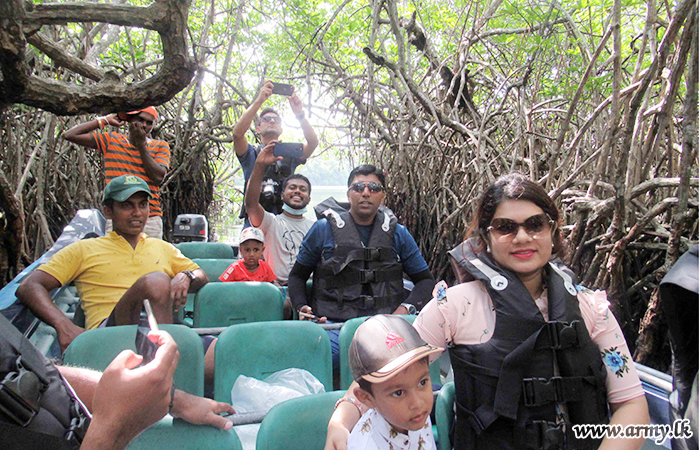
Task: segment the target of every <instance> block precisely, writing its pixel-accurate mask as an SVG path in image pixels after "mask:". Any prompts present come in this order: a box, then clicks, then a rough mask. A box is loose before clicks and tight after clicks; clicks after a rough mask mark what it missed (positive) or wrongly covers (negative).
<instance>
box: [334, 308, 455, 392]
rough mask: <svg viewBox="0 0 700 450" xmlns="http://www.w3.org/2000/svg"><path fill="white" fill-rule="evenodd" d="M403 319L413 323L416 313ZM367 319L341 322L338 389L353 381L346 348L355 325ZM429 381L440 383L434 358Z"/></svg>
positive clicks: (359, 318)
mask: <svg viewBox="0 0 700 450" xmlns="http://www.w3.org/2000/svg"><path fill="white" fill-rule="evenodd" d="M401 317H403V318H404V319H406V320H408V321H409V322H411V323H413V321H414V320H416V317H417V316H416V315H402V316H401ZM365 320H367V317H356V318H354V319H350V320H348V321H347V322H345V323H344V324H343V328H341V329H340V333H339V334H338V347H339V352H340V389H347V388H349V387H350V384H351V383H352V381H353V378H352V372H350V364H349V363H348V350H349V349H350V342H351V341H352V338H353V336H355V331H356V330H357V327H359V326H360V324H362V322H364V321H365ZM430 382H431V383H432V384H436V385H442V382H441V380H440V364H439V362H438V361H437V360H436V361H434V362H433V363H432V364H431V365H430Z"/></svg>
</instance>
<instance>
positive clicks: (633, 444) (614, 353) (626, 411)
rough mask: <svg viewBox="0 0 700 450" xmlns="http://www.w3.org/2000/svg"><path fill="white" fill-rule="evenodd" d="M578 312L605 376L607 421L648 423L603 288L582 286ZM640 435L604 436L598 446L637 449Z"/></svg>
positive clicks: (643, 400)
mask: <svg viewBox="0 0 700 450" xmlns="http://www.w3.org/2000/svg"><path fill="white" fill-rule="evenodd" d="M578 300H579V306H580V310H581V315H582V316H583V318H584V322H585V323H586V327H587V329H588V330H589V333H590V335H591V339H592V340H593V342H595V344H596V345H597V346H598V349H599V351H600V354H601V357H602V359H603V363H604V364H605V369H606V371H607V377H606V378H605V388H606V391H607V394H608V404H609V405H610V411H611V412H612V417H611V419H610V423H611V424H619V425H621V426H622V427H623V429H624V427H625V426H626V425H645V424H648V423H649V421H650V419H649V409H648V407H647V402H646V397H645V395H644V390H643V389H642V385H641V381H640V380H639V376H638V374H637V369H636V367H635V365H634V361H633V359H632V355H631V353H630V351H629V348H628V346H627V341H626V340H625V337H624V334H623V333H622V329H621V328H620V324H619V323H618V322H617V320H616V319H615V316H614V315H613V314H612V312H611V311H610V309H609V307H610V303H609V302H608V301H607V296H606V293H605V291H595V292H593V291H589V290H587V289H584V290H583V291H581V292H579V294H578ZM642 445H644V439H609V438H605V439H604V440H603V442H602V443H601V446H600V449H624V450H638V449H639V448H641V447H642Z"/></svg>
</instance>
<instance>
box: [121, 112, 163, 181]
mask: <svg viewBox="0 0 700 450" xmlns="http://www.w3.org/2000/svg"><path fill="white" fill-rule="evenodd" d="M145 126H146V125H145V124H144V123H142V122H140V121H136V120H132V121H131V122H129V142H130V143H131V145H133V146H134V147H135V148H136V150H138V152H139V154H140V155H141V161H142V162H143V168H144V169H145V170H146V175H148V178H150V179H151V181H153V183H155V184H161V183H162V182H163V179H164V178H165V175H166V174H167V173H168V167H167V166H166V165H164V164H161V163H159V162H158V161H156V160H155V158H154V157H153V155H152V154H151V152H150V151H149V150H148V146H147V143H148V138H147V133H146V129H145Z"/></svg>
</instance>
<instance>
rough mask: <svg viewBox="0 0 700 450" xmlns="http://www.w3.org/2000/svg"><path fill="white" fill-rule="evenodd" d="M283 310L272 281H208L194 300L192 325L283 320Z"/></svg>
mask: <svg viewBox="0 0 700 450" xmlns="http://www.w3.org/2000/svg"><path fill="white" fill-rule="evenodd" d="M283 309H284V299H283V298H282V293H281V292H280V290H279V289H278V288H277V286H275V285H274V284H272V283H263V282H260V281H237V282H233V283H208V284H206V285H204V287H203V288H202V289H200V290H199V292H197V296H196V297H195V300H194V327H195V328H203V327H228V326H230V325H235V324H239V323H248V322H262V321H269V320H282V316H283Z"/></svg>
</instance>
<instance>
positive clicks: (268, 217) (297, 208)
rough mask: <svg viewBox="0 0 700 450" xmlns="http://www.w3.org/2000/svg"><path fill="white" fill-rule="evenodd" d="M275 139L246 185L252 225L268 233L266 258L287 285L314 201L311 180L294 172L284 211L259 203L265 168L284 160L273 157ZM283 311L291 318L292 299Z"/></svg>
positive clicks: (262, 153) (286, 185) (287, 186)
mask: <svg viewBox="0 0 700 450" xmlns="http://www.w3.org/2000/svg"><path fill="white" fill-rule="evenodd" d="M275 142H276V141H272V142H270V143H268V144H267V145H266V146H265V148H263V149H262V150H261V151H260V154H259V155H258V157H257V158H256V160H255V165H254V166H253V172H252V173H251V175H250V179H249V180H248V186H247V188H246V193H245V207H246V210H247V211H248V219H249V220H250V224H251V225H252V226H254V227H257V228H260V229H261V230H262V231H263V233H265V250H264V252H263V257H264V258H265V261H267V263H268V264H269V265H270V266H271V267H272V270H273V271H274V272H275V275H276V276H277V283H278V284H279V285H280V286H286V285H287V278H288V277H289V272H290V271H291V270H292V267H294V263H295V262H296V259H297V253H299V248H300V247H301V241H302V240H303V239H304V236H306V233H307V232H308V231H309V229H310V228H311V225H313V223H314V222H313V221H312V220H309V219H307V218H305V217H304V213H305V212H306V206H307V205H308V204H309V201H310V200H311V183H310V182H309V180H308V178H306V177H305V176H304V175H301V174H292V175H290V176H289V177H288V178H286V179H285V180H284V181H283V183H282V202H283V206H282V213H281V214H277V215H275V214H272V213H270V212H267V211H265V209H263V207H262V206H261V205H260V190H261V189H262V181H263V176H264V174H265V170H266V169H267V167H268V166H269V165H270V164H274V163H275V162H276V161H278V160H280V159H282V157H278V156H274V147H275ZM284 311H285V313H284V316H285V318H291V316H292V305H291V302H290V301H289V298H287V299H286V300H285V305H284Z"/></svg>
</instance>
